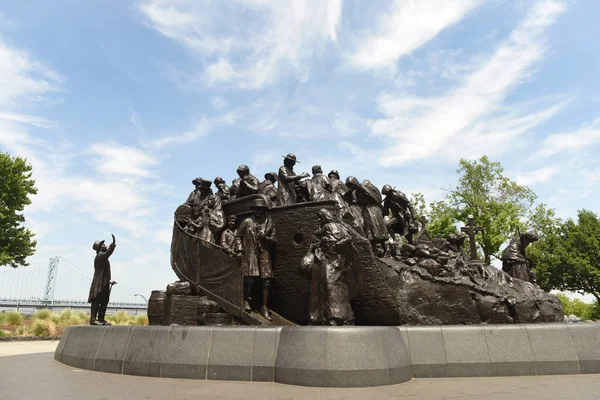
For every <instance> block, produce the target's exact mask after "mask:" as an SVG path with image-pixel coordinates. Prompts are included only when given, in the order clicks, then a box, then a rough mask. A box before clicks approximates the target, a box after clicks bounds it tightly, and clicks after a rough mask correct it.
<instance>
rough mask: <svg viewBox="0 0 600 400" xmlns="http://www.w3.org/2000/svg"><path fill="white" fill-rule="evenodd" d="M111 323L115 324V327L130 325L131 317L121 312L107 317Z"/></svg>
mask: <svg viewBox="0 0 600 400" xmlns="http://www.w3.org/2000/svg"><path fill="white" fill-rule="evenodd" d="M106 319H107V320H109V321H110V322H114V324H115V325H129V324H128V322H129V315H127V313H126V312H125V311H119V312H118V313H115V314H111V315H108V316H107V317H106Z"/></svg>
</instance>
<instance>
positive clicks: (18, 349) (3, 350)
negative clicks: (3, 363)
mask: <svg viewBox="0 0 600 400" xmlns="http://www.w3.org/2000/svg"><path fill="white" fill-rule="evenodd" d="M58 342H59V341H58V340H23V341H20V340H11V341H1V342H0V357H5V356H16V355H19V354H32V353H48V352H54V350H56V346H58Z"/></svg>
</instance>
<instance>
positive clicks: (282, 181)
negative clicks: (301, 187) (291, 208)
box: [277, 153, 310, 206]
mask: <svg viewBox="0 0 600 400" xmlns="http://www.w3.org/2000/svg"><path fill="white" fill-rule="evenodd" d="M297 162H298V161H297V160H296V156H295V155H294V154H292V153H290V154H288V155H287V156H284V157H283V165H282V166H281V167H280V168H279V185H278V186H277V205H278V206H285V205H289V204H296V202H297V196H296V184H297V183H298V181H300V179H304V178H308V177H309V176H310V175H308V174H307V173H302V174H300V175H296V174H295V173H294V165H295V164H296V163H297Z"/></svg>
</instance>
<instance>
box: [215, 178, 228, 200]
mask: <svg viewBox="0 0 600 400" xmlns="http://www.w3.org/2000/svg"><path fill="white" fill-rule="evenodd" d="M213 183H214V184H215V187H216V188H217V193H216V196H218V197H220V198H221V200H223V201H225V200H229V198H230V197H231V194H230V193H229V186H227V184H226V183H225V179H223V178H221V177H220V176H217V177H216V178H215V180H214V181H213Z"/></svg>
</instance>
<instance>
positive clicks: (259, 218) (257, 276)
mask: <svg viewBox="0 0 600 400" xmlns="http://www.w3.org/2000/svg"><path fill="white" fill-rule="evenodd" d="M268 209H269V208H268V206H267V203H266V201H265V199H263V198H259V199H256V200H254V202H253V203H252V211H253V215H252V217H250V218H246V219H245V220H244V221H243V222H242V223H241V224H240V227H239V228H238V229H237V231H236V233H235V252H236V254H237V255H238V256H239V257H241V258H242V274H243V276H244V285H245V290H244V304H243V308H244V311H246V312H250V311H251V310H252V309H251V301H252V299H251V298H252V291H253V288H254V284H255V283H256V282H257V281H259V280H260V281H262V306H261V308H260V314H261V315H262V316H263V317H265V318H266V319H268V320H271V313H270V312H269V306H268V305H269V294H270V290H271V281H272V280H273V265H272V256H273V252H274V249H275V225H274V224H273V220H272V219H271V217H269V216H268V215H267V210H268Z"/></svg>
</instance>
